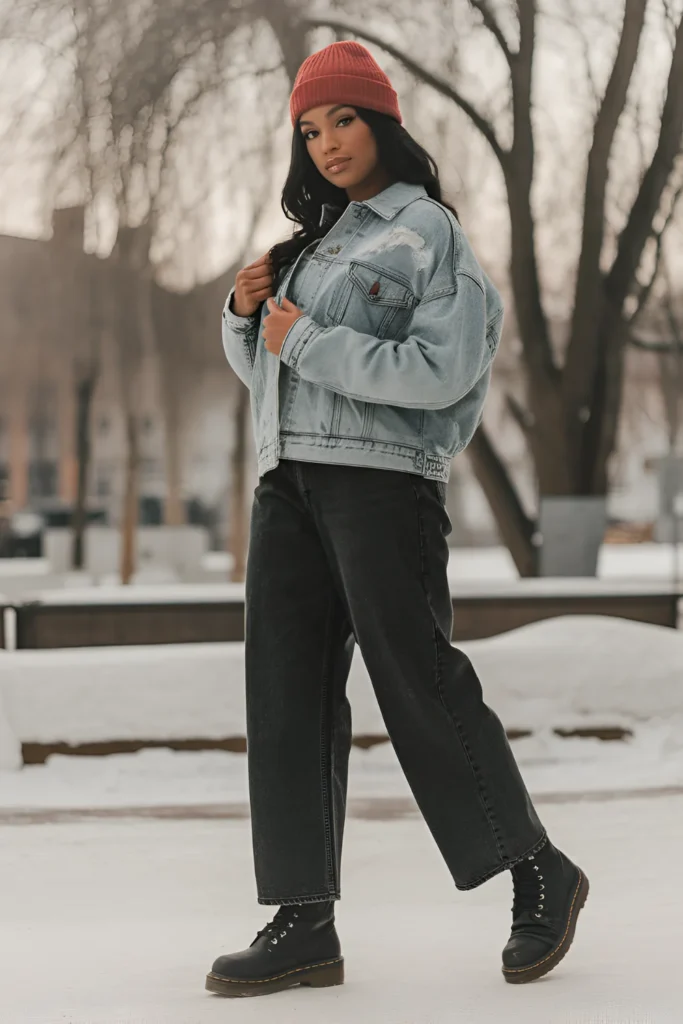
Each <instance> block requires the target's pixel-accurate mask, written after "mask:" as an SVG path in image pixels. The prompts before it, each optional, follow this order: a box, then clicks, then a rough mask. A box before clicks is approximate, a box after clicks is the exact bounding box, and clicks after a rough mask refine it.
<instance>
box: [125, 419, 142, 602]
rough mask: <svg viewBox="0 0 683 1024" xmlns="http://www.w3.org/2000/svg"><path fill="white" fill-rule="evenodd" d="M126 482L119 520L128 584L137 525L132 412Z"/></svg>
mask: <svg viewBox="0 0 683 1024" xmlns="http://www.w3.org/2000/svg"><path fill="white" fill-rule="evenodd" d="M126 439H127V449H126V484H125V495H124V502H123V518H122V521H121V583H123V584H128V583H130V581H131V579H132V578H133V573H134V572H135V555H136V550H135V535H136V532H137V525H138V463H139V452H138V448H139V445H138V424H137V420H136V417H135V416H134V415H133V413H131V412H129V413H128V414H127V417H126Z"/></svg>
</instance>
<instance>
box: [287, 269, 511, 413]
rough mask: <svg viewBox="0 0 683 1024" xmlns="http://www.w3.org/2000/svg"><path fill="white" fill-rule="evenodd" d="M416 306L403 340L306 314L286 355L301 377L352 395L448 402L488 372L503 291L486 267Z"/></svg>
mask: <svg viewBox="0 0 683 1024" xmlns="http://www.w3.org/2000/svg"><path fill="white" fill-rule="evenodd" d="M438 285H440V286H437V287H435V288H429V289H427V292H426V293H425V295H424V296H423V298H422V300H421V301H420V302H418V304H417V306H416V307H415V310H414V313H413V316H412V319H411V321H410V324H409V325H408V328H407V330H406V332H405V334H406V336H405V337H404V338H403V339H402V340H401V341H396V340H391V339H379V338H375V337H373V336H372V335H369V334H362V333H360V332H358V331H354V330H352V329H351V328H350V327H345V326H344V325H343V324H342V325H339V326H335V327H327V328H323V327H320V326H318V325H317V324H316V323H314V322H313V321H312V320H311V319H310V317H308V316H302V317H300V318H299V319H298V320H296V321H295V323H294V324H293V325H292V327H291V329H290V330H289V332H288V333H287V336H286V338H285V342H284V345H283V348H282V352H281V353H280V358H281V359H282V360H283V361H284V362H285V363H287V365H288V366H290V367H291V368H292V369H293V370H295V371H296V372H297V373H298V374H299V375H300V376H301V377H302V378H303V380H306V381H309V382H310V383H311V384H317V385H319V386H320V387H324V388H328V389H330V390H331V391H337V392H339V393H340V394H342V395H346V396H347V397H348V398H356V399H360V400H361V401H364V402H376V403H379V404H384V405H395V406H403V407H404V408H408V409H410V408H416V409H444V408H447V407H448V406H449V405H453V404H454V403H455V402H457V401H459V400H460V399H461V398H463V397H464V396H465V395H466V394H467V393H468V392H469V391H471V390H472V388H473V387H474V386H475V384H476V383H477V382H478V381H479V380H480V379H481V378H482V377H483V375H484V374H485V373H486V371H487V369H488V367H489V365H490V363H491V361H492V359H493V356H494V354H495V351H496V348H497V346H498V341H499V338H500V331H501V327H502V319H503V309H502V303H501V300H500V296H499V295H498V292H497V291H496V289H495V288H494V287H493V285H492V284H491V282H490V281H489V280H488V278H486V276H485V275H484V273H483V272H482V271H481V269H479V268H478V266H477V267H476V271H475V272H471V271H470V269H469V268H467V269H463V270H456V271H455V272H454V273H453V272H451V274H450V281H449V282H448V285H447V286H446V287H443V277H442V278H441V281H440V282H438Z"/></svg>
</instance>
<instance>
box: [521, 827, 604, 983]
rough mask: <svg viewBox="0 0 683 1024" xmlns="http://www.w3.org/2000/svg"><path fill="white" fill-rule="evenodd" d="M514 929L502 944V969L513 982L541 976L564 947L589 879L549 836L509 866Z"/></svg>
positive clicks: (567, 944)
mask: <svg viewBox="0 0 683 1024" xmlns="http://www.w3.org/2000/svg"><path fill="white" fill-rule="evenodd" d="M512 878H513V882H514V887H515V899H514V905H513V907H512V934H511V936H510V939H509V942H508V944H507V946H506V947H505V949H504V950H503V974H504V976H505V980H506V981H509V982H511V983H512V984H524V982H527V981H535V980H536V979H537V978H541V977H543V975H544V974H547V973H548V971H552V969H553V967H556V966H557V964H558V963H559V962H560V960H561V959H562V958H563V956H564V955H565V954H566V953H567V951H568V949H569V947H570V946H571V944H572V940H573V938H574V932H575V931H576V921H577V918H578V916H579V911H580V910H581V908H582V907H583V905H584V903H585V902H586V899H587V897H588V879H587V878H586V876H585V875H584V873H583V872H582V871H581V869H580V868H578V867H577V866H576V864H572V862H571V861H570V860H569V858H568V857H565V855H564V854H563V853H561V852H560V850H558V849H556V848H555V847H554V846H553V844H552V843H551V842H550V841H548V842H546V844H545V846H543V847H542V849H540V850H539V851H538V852H537V853H536V854H535V855H534V856H533V857H527V858H526V859H525V860H523V861H521V862H520V863H519V864H516V865H515V867H514V868H512Z"/></svg>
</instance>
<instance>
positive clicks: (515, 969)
mask: <svg viewBox="0 0 683 1024" xmlns="http://www.w3.org/2000/svg"><path fill="white" fill-rule="evenodd" d="M582 881H583V872H582V871H579V884H578V885H577V887H576V892H575V893H574V899H573V900H572V905H571V907H570V908H569V920H568V921H567V928H566V931H565V933H564V935H563V936H562V938H561V939H560V941H559V943H558V945H557V946H556V947H555V949H554V950H553V951H552V953H548V955H547V956H546V957H544V958H543V960H538V961H537V962H536V963H535V964H529V966H528V967H504V968H503V971H504V972H505V973H506V974H521V973H523V972H524V971H533V970H534V969H535V968H536V967H540V966H541V964H544V963H545V962H546V960H550V959H551V958H552V957H554V956H555V954H556V953H559V951H560V950H561V949H562V947H563V945H564V943H565V939H566V938H567V936H568V935H569V928H570V926H571V923H572V911H573V909H574V904H575V903H576V897H577V896H578V895H579V889H580V888H581V883H582Z"/></svg>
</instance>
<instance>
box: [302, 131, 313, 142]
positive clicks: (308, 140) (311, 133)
mask: <svg viewBox="0 0 683 1024" xmlns="http://www.w3.org/2000/svg"><path fill="white" fill-rule="evenodd" d="M314 134H315V132H314V130H313V128H311V130H310V132H304V133H303V136H304V139H305V140H306V142H310V141H311V135H314Z"/></svg>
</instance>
